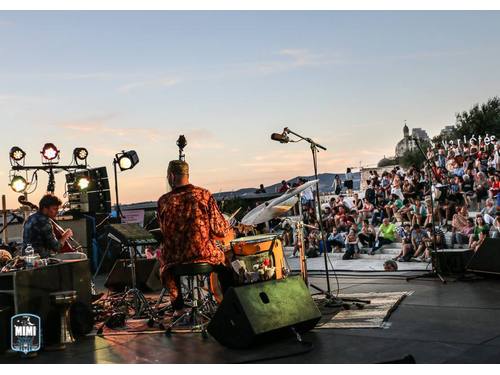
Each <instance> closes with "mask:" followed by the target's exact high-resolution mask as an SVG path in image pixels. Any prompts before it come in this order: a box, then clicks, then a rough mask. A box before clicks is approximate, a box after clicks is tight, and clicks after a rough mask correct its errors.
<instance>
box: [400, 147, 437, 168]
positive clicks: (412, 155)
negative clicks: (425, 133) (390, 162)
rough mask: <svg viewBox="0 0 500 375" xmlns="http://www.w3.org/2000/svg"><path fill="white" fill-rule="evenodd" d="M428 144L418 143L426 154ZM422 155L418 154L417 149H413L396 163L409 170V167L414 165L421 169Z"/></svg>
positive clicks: (423, 159)
mask: <svg viewBox="0 0 500 375" xmlns="http://www.w3.org/2000/svg"><path fill="white" fill-rule="evenodd" d="M430 146H431V145H430V143H428V142H420V147H422V150H423V151H424V152H426V150H427V147H430ZM424 161H425V158H424V155H422V153H421V152H420V150H419V149H418V147H415V148H413V149H412V150H408V151H406V152H405V153H404V154H403V155H401V156H400V157H399V158H398V163H399V164H400V165H402V166H403V167H404V168H409V167H410V166H411V165H415V166H416V167H418V168H422V167H423V166H424Z"/></svg>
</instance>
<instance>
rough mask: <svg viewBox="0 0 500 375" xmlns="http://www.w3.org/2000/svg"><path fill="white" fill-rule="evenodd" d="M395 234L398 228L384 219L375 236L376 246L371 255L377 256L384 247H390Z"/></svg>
mask: <svg viewBox="0 0 500 375" xmlns="http://www.w3.org/2000/svg"><path fill="white" fill-rule="evenodd" d="M394 233H396V227H395V226H394V224H392V223H389V219H388V218H384V220H383V222H382V225H381V226H380V228H379V230H378V232H377V235H376V236H375V245H374V246H373V248H372V251H370V252H369V253H368V254H369V255H375V252H376V251H377V250H378V249H380V248H381V247H382V246H384V245H390V244H391V243H393V242H394Z"/></svg>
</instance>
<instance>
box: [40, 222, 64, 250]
mask: <svg viewBox="0 0 500 375" xmlns="http://www.w3.org/2000/svg"><path fill="white" fill-rule="evenodd" d="M40 230H41V232H42V233H43V236H44V238H45V246H46V247H47V249H50V250H52V251H54V252H58V251H59V250H61V248H62V247H63V245H64V243H65V242H66V238H64V237H61V239H60V240H58V239H57V238H56V236H55V235H54V230H53V229H52V224H51V223H50V221H49V220H47V221H45V222H44V223H43V224H42V225H41V228H40ZM63 239H64V241H63Z"/></svg>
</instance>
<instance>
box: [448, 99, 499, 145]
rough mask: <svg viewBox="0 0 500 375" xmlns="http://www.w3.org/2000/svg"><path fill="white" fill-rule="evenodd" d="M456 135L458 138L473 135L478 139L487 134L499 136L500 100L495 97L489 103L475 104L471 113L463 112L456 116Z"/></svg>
mask: <svg viewBox="0 0 500 375" xmlns="http://www.w3.org/2000/svg"><path fill="white" fill-rule="evenodd" d="M455 127H456V130H455V133H456V134H455V135H456V136H457V137H458V138H460V139H461V138H463V136H464V135H465V136H467V137H468V138H470V137H471V136H472V135H475V136H476V137H477V136H478V135H482V136H483V137H484V136H485V135H486V134H489V135H492V134H493V135H495V136H498V135H499V133H500V98H499V97H498V96H495V97H494V98H492V99H488V102H486V103H483V104H481V106H480V105H479V104H474V105H473V106H472V108H471V109H470V111H469V112H467V111H463V112H462V113H457V114H456V125H455Z"/></svg>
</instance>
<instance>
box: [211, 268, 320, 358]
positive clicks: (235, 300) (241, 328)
mask: <svg viewBox="0 0 500 375" xmlns="http://www.w3.org/2000/svg"><path fill="white" fill-rule="evenodd" d="M320 318H321V313H320V311H319V310H318V308H317V307H316V304H315V303H314V301H313V299H312V297H311V295H310V294H309V290H308V289H307V287H306V285H305V283H304V281H303V280H302V279H301V278H300V276H293V277H288V278H285V279H279V280H272V281H266V282H261V283H253V284H248V285H243V286H239V287H235V288H229V290H228V291H227V293H226V294H225V295H224V299H223V300H222V302H221V304H220V306H219V309H218V310H217V312H216V313H215V315H214V317H213V318H212V320H211V321H210V324H209V325H208V329H207V330H208V332H209V333H210V335H212V336H213V337H214V338H215V340H217V341H218V342H219V343H220V344H222V345H224V346H228V347H231V348H240V349H243V348H248V347H252V346H255V345H258V344H262V343H264V342H269V341H272V340H277V339H280V338H282V337H284V336H287V335H289V334H292V333H293V329H294V330H295V331H296V332H299V333H302V332H306V331H309V330H311V329H313V328H314V327H315V326H316V324H317V323H318V321H319V319H320Z"/></svg>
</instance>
